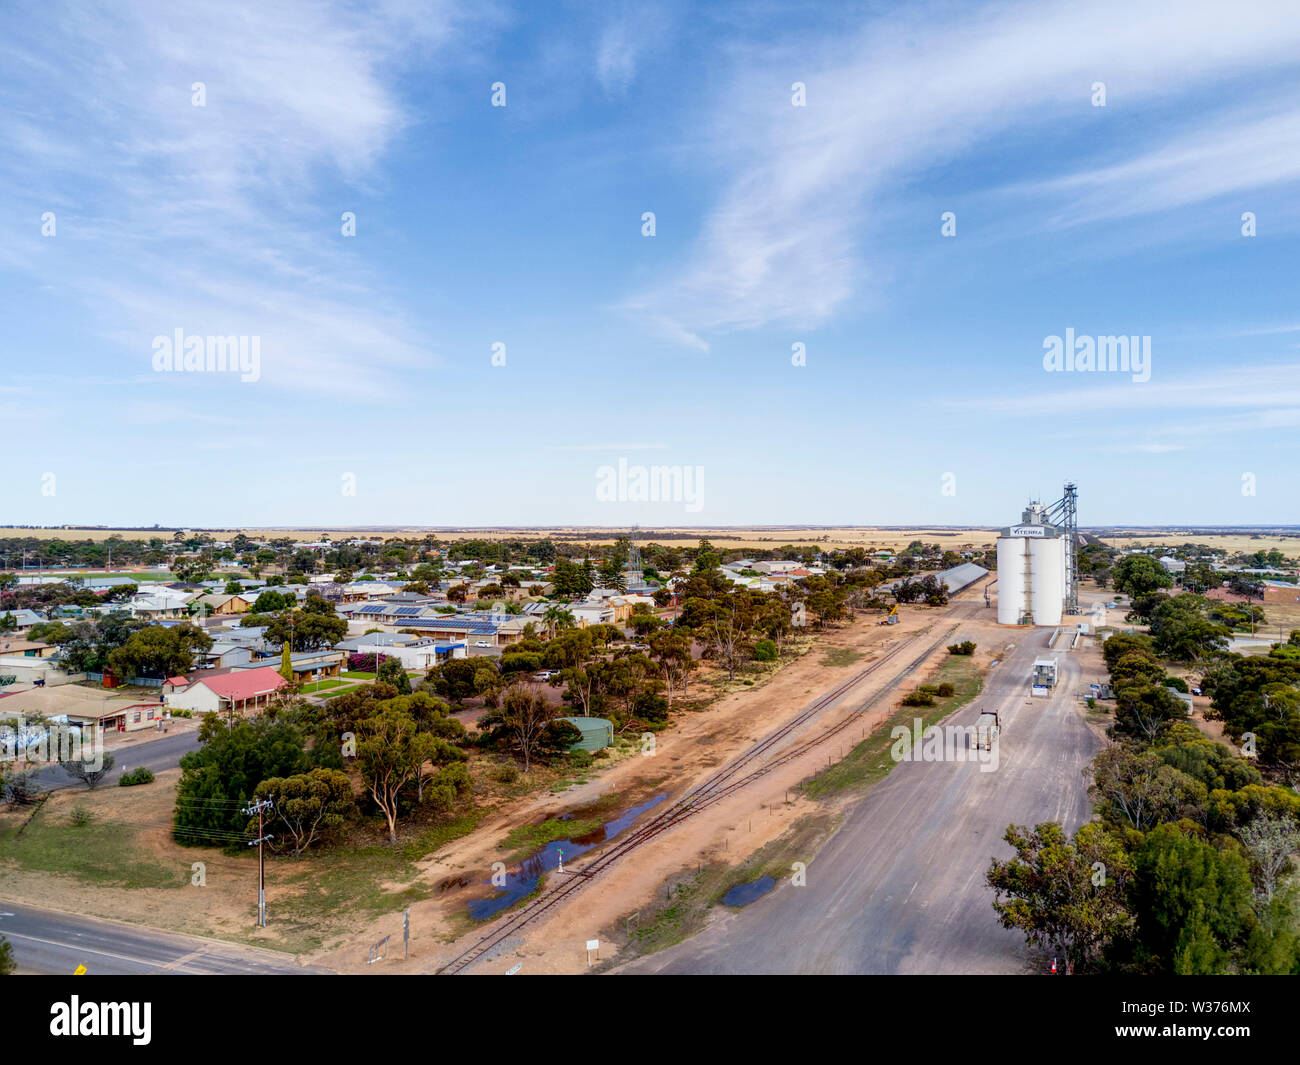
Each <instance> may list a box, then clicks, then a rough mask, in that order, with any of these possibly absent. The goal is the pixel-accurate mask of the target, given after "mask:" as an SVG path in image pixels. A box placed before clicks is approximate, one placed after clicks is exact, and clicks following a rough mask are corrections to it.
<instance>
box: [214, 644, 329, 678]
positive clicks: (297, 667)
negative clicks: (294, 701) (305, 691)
mask: <svg viewBox="0 0 1300 1065" xmlns="http://www.w3.org/2000/svg"><path fill="white" fill-rule="evenodd" d="M346 661H347V656H346V655H345V654H344V653H343V652H342V651H335V650H331V649H326V650H323V651H299V652H296V653H294V654H290V655H289V668H290V669H292V670H293V681H294V683H295V684H306V683H308V682H309V681H313V680H321V679H323V678H324V677H337V676H338V675H339V674H340V673H341V672H342V671H343V663H344V662H346ZM266 668H268V667H267V666H265V665H261V664H258V665H254V666H241V667H239V670H237V672H239V671H244V670H250V669H251V670H259V669H266Z"/></svg>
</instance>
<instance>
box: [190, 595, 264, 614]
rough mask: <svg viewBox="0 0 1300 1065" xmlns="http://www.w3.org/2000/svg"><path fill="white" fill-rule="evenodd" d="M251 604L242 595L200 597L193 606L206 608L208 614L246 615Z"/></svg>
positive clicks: (250, 601)
mask: <svg viewBox="0 0 1300 1065" xmlns="http://www.w3.org/2000/svg"><path fill="white" fill-rule="evenodd" d="M253 602H254V601H253V600H252V599H249V598H248V597H247V596H243V595H201V596H199V597H198V599H196V600H194V605H195V606H198V607H206V608H207V613H209V614H246V613H248V608H249V607H251V606H252V605H253Z"/></svg>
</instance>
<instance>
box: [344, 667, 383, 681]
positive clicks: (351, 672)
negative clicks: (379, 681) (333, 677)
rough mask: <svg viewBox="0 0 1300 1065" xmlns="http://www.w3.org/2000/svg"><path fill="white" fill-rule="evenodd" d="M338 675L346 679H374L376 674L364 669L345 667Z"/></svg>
mask: <svg viewBox="0 0 1300 1065" xmlns="http://www.w3.org/2000/svg"><path fill="white" fill-rule="evenodd" d="M339 676H341V677H346V678H347V679H348V680H374V679H375V676H376V674H374V673H367V672H366V671H365V670H364V669H345V670H344V671H343V672H342V673H340V674H339Z"/></svg>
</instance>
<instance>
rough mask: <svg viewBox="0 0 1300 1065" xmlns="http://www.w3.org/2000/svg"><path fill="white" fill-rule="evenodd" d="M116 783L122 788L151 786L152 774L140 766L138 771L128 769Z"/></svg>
mask: <svg viewBox="0 0 1300 1065" xmlns="http://www.w3.org/2000/svg"><path fill="white" fill-rule="evenodd" d="M117 783H118V786H119V787H122V788H129V787H132V786H133V785H135V784H152V783H153V773H152V772H150V771H149V770H148V769H146V768H145V767H144V766H140V768H139V769H128V770H127V771H126V772H125V773H123V774H122V775H121V776H120V777H118V778H117Z"/></svg>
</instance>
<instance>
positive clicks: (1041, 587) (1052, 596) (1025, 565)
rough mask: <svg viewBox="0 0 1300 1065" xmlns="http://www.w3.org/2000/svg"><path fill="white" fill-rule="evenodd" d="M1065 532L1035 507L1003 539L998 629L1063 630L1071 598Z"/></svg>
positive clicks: (1000, 543)
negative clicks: (1046, 627)
mask: <svg viewBox="0 0 1300 1065" xmlns="http://www.w3.org/2000/svg"><path fill="white" fill-rule="evenodd" d="M1063 533H1064V530H1062V529H1061V528H1059V527H1058V526H1056V525H1051V524H1049V523H1048V520H1047V508H1046V507H1044V506H1043V504H1041V503H1030V504H1029V506H1028V507H1026V508H1025V511H1024V513H1023V514H1022V515H1021V518H1020V524H1019V525H1012V526H1010V527H1008V528H1006V529H1003V530H1002V535H1000V536H999V537H998V624H999V625H1059V624H1060V623H1061V612H1062V610H1063V608H1064V604H1065V597H1066V593H1067V585H1068V581H1067V579H1066V578H1067V574H1066V569H1067V566H1066V541H1065V536H1064V535H1063Z"/></svg>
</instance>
